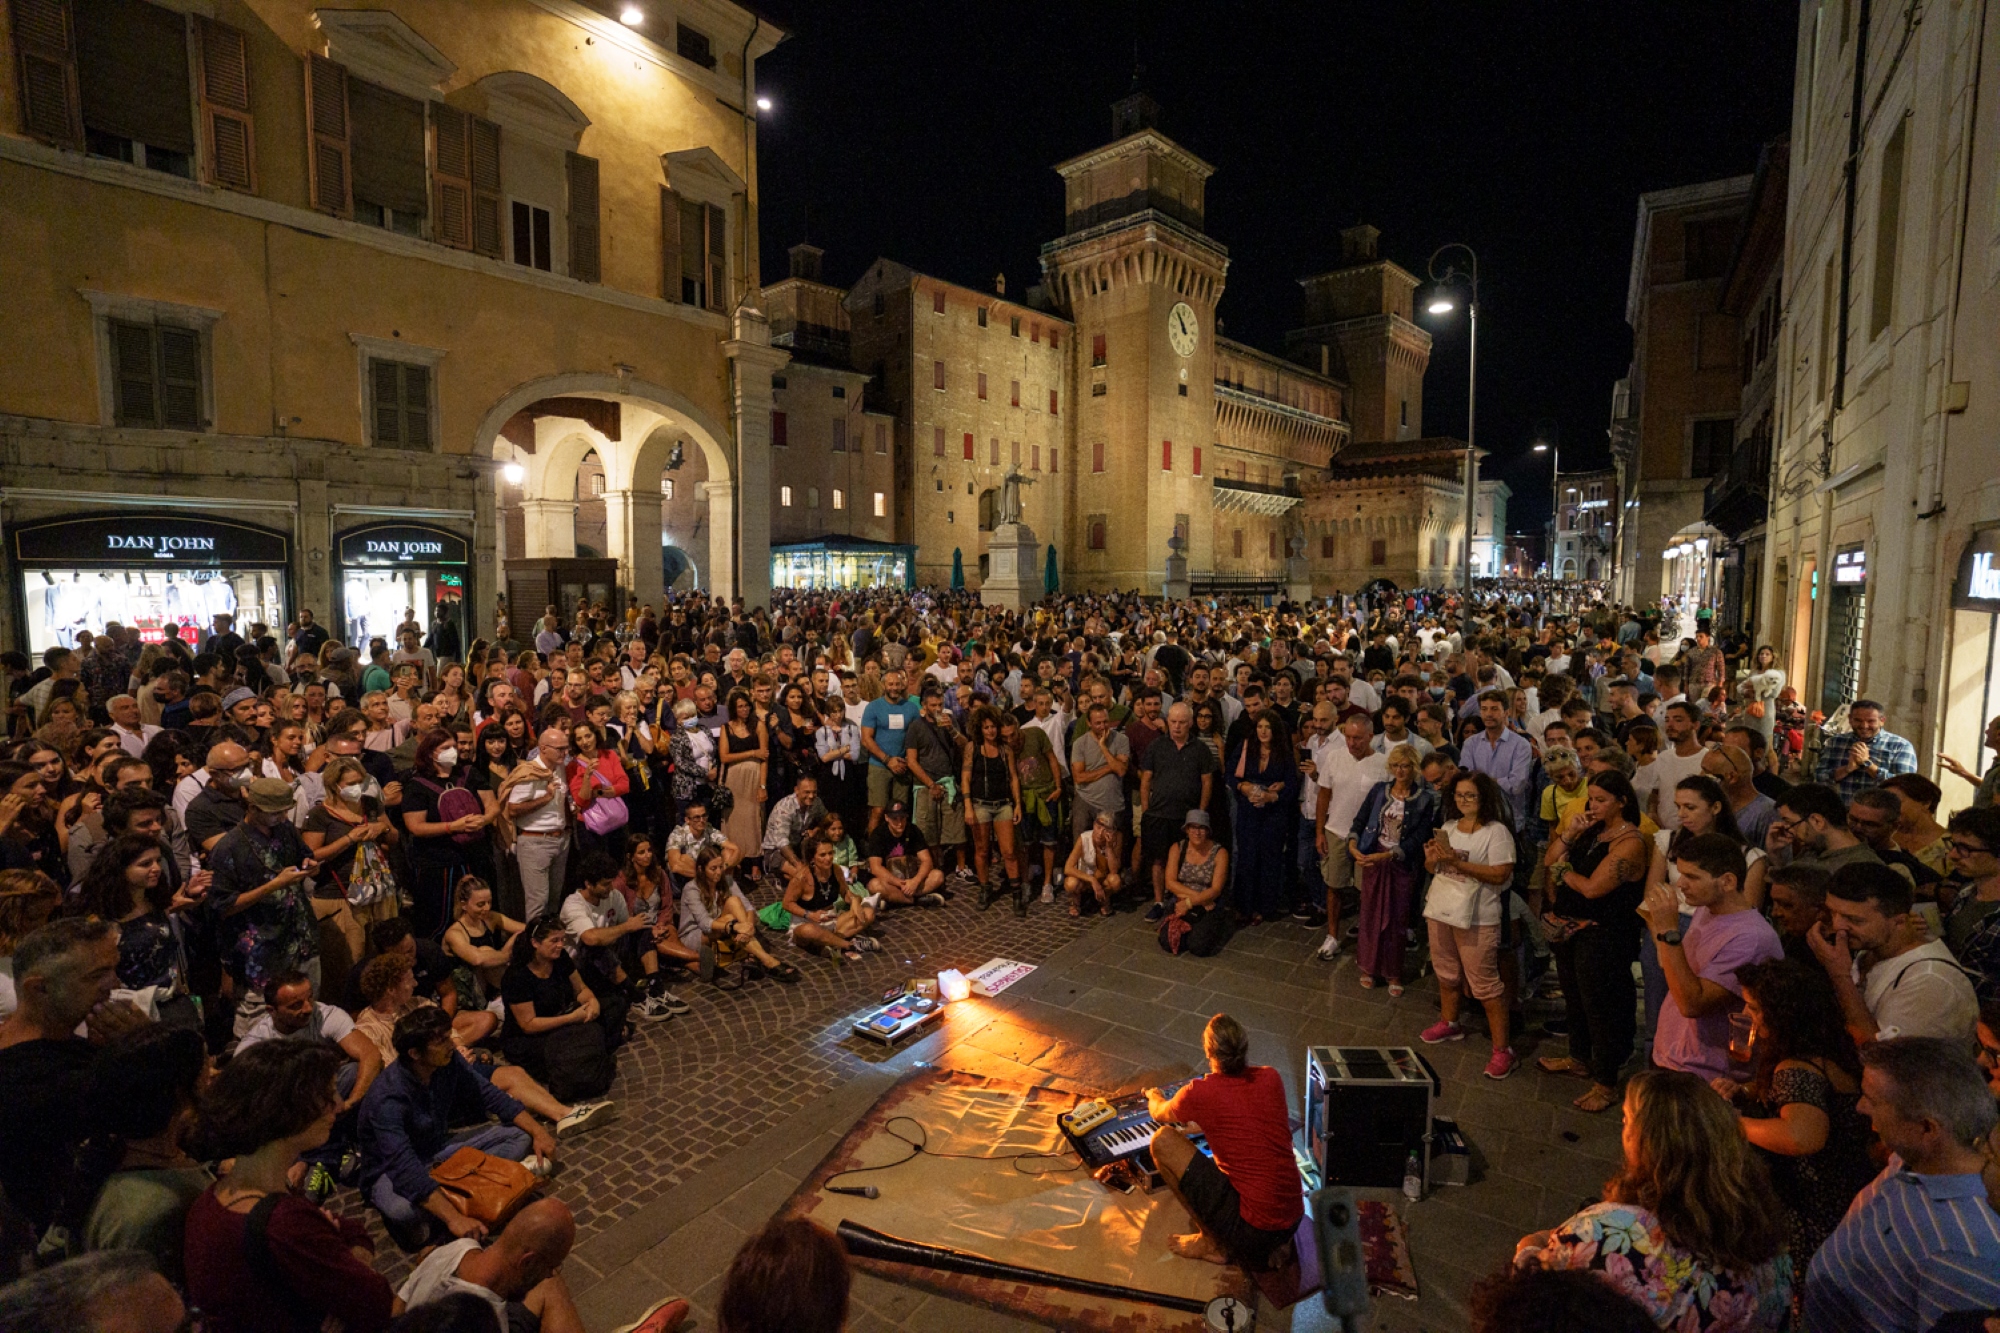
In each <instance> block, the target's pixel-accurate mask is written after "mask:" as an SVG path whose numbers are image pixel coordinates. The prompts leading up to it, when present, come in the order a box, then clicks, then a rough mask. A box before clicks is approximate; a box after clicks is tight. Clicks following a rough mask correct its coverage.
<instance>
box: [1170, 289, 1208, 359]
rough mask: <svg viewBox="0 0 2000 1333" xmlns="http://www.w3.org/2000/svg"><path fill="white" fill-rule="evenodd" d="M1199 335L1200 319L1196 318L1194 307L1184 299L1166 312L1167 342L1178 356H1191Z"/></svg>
mask: <svg viewBox="0 0 2000 1333" xmlns="http://www.w3.org/2000/svg"><path fill="white" fill-rule="evenodd" d="M1200 337H1201V321H1200V320H1199V319H1198V318H1196V316H1195V313H1194V307H1193V306H1191V305H1189V304H1188V303H1187V302H1186V301H1181V302H1178V303H1176V304H1175V306H1174V308H1173V309H1172V310H1169V311H1168V312H1167V343H1168V345H1169V346H1171V347H1172V348H1173V349H1174V351H1175V353H1176V354H1178V355H1180V356H1193V355H1194V348H1195V343H1196V342H1198V341H1199V340H1200Z"/></svg>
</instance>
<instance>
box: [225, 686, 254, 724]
mask: <svg viewBox="0 0 2000 1333" xmlns="http://www.w3.org/2000/svg"><path fill="white" fill-rule="evenodd" d="M222 715H223V716H224V717H226V718H228V719H229V720H230V721H231V722H234V723H235V724H236V725H237V726H239V727H255V726H256V725H257V691H255V690H253V689H250V688H248V687H247V686H243V685H238V686H237V687H236V688H235V689H233V690H231V691H229V693H227V694H225V695H223V696H222Z"/></svg>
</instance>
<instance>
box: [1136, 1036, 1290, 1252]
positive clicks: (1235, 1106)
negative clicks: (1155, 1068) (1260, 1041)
mask: <svg viewBox="0 0 2000 1333" xmlns="http://www.w3.org/2000/svg"><path fill="white" fill-rule="evenodd" d="M1201 1046H1202V1050H1203V1052H1204V1053H1206V1055H1207V1056H1208V1068H1209V1072H1208V1074H1207V1076H1206V1077H1203V1078H1198V1079H1195V1080H1194V1081H1193V1082H1191V1083H1189V1084H1187V1085H1186V1086H1185V1087H1183V1088H1182V1089H1181V1090H1180V1091H1179V1092H1177V1093H1175V1094H1174V1095H1173V1096H1172V1097H1170V1098H1169V1097H1165V1096H1162V1095H1161V1092H1160V1090H1159V1089H1158V1088H1149V1089H1148V1090H1147V1092H1146V1109H1147V1111H1148V1112H1149V1113H1150V1114H1151V1115H1152V1117H1153V1119H1155V1120H1157V1121H1159V1122H1160V1128H1159V1129H1158V1130H1157V1131H1156V1132H1155V1133H1154V1135H1153V1143H1152V1150H1153V1164H1154V1165H1155V1166H1157V1167H1158V1168H1159V1170H1160V1174H1161V1176H1162V1177H1163V1178H1165V1180H1166V1182H1167V1187H1168V1188H1169V1189H1171V1190H1173V1192H1174V1197H1175V1198H1177V1199H1179V1200H1180V1201H1181V1205H1182V1206H1183V1207H1184V1208H1186V1209H1187V1211H1188V1216H1190V1217H1192V1218H1193V1219H1194V1222H1195V1226H1196V1228H1197V1230H1195V1231H1194V1232H1192V1233H1190V1234H1188V1235H1184V1236H1175V1237H1174V1238H1173V1239H1172V1240H1171V1241H1170V1242H1169V1246H1170V1248H1171V1249H1172V1250H1173V1252H1174V1253H1175V1254H1178V1255H1181V1256H1182V1257H1184V1258H1188V1259H1206V1260H1208V1261H1210V1262H1212V1263H1218V1264H1219V1263H1236V1264H1239V1265H1241V1266H1242V1267H1243V1268H1245V1269H1247V1270H1249V1271H1251V1272H1260V1271H1263V1270H1265V1269H1268V1268H1278V1267H1282V1266H1284V1264H1285V1263H1286V1262H1288V1261H1289V1260H1290V1258H1291V1252H1290V1251H1289V1250H1287V1249H1286V1246H1287V1244H1288V1243H1289V1242H1290V1240H1291V1239H1292V1232H1293V1231H1294V1230H1295V1229H1296V1228H1297V1227H1298V1224H1299V1219H1300V1217H1302V1216H1303V1215H1304V1213H1305V1200H1304V1194H1303V1190H1302V1188H1301V1184H1300V1181H1299V1169H1298V1164H1297V1162H1296V1161H1295V1160H1294V1159H1293V1157H1292V1123H1291V1115H1290V1112H1289V1111H1288V1110H1287V1109H1286V1103H1285V1083H1284V1079H1283V1078H1281V1077H1280V1076H1279V1074H1278V1071H1277V1070H1275V1069H1273V1068H1271V1067H1270V1066H1269V1065H1253V1064H1251V1063H1249V1052H1250V1039H1249V1036H1248V1035H1247V1034H1246V1033H1245V1032H1244V1031H1243V1025H1242V1024H1241V1023H1238V1022H1237V1021H1236V1020H1235V1019H1233V1018H1231V1017H1230V1016H1229V1015H1228V1014H1217V1015H1215V1017H1213V1018H1211V1019H1209V1020H1208V1026H1207V1028H1205V1029H1204V1030H1203V1031H1202V1034H1201ZM1189 1123H1193V1124H1196V1125H1199V1126H1200V1127H1201V1131H1202V1133H1203V1134H1205V1135H1206V1136H1207V1138H1208V1146H1209V1149H1210V1150H1211V1151H1212V1152H1213V1153H1214V1154H1215V1160H1213V1161H1210V1160H1209V1158H1208V1157H1207V1156H1206V1155H1204V1154H1203V1153H1202V1152H1201V1151H1200V1150H1199V1149H1197V1148H1196V1147H1195V1146H1194V1144H1193V1143H1192V1142H1190V1141H1189V1139H1188V1136H1187V1135H1186V1134H1184V1133H1182V1132H1181V1131H1180V1130H1179V1129H1177V1128H1175V1126H1176V1125H1184V1124H1189Z"/></svg>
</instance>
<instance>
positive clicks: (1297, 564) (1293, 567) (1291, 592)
mask: <svg viewBox="0 0 2000 1333" xmlns="http://www.w3.org/2000/svg"><path fill="white" fill-rule="evenodd" d="M1285 582H1286V584H1287V585H1288V586H1287V587H1286V589H1285V595H1286V596H1287V597H1289V598H1291V599H1292V600H1293V601H1295V602H1310V601H1311V600H1312V595H1313V579H1312V565H1311V563H1310V562H1309V561H1307V559H1306V558H1305V557H1304V556H1302V555H1293V556H1292V557H1291V558H1290V559H1288V560H1287V561H1285Z"/></svg>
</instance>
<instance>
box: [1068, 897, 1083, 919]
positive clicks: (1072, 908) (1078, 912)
mask: <svg viewBox="0 0 2000 1333" xmlns="http://www.w3.org/2000/svg"><path fill="white" fill-rule="evenodd" d="M1069 914H1070V915H1071V916H1082V915H1083V909H1082V908H1081V907H1079V906H1077V903H1076V900H1075V899H1074V898H1072V899H1070V904H1069Z"/></svg>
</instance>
